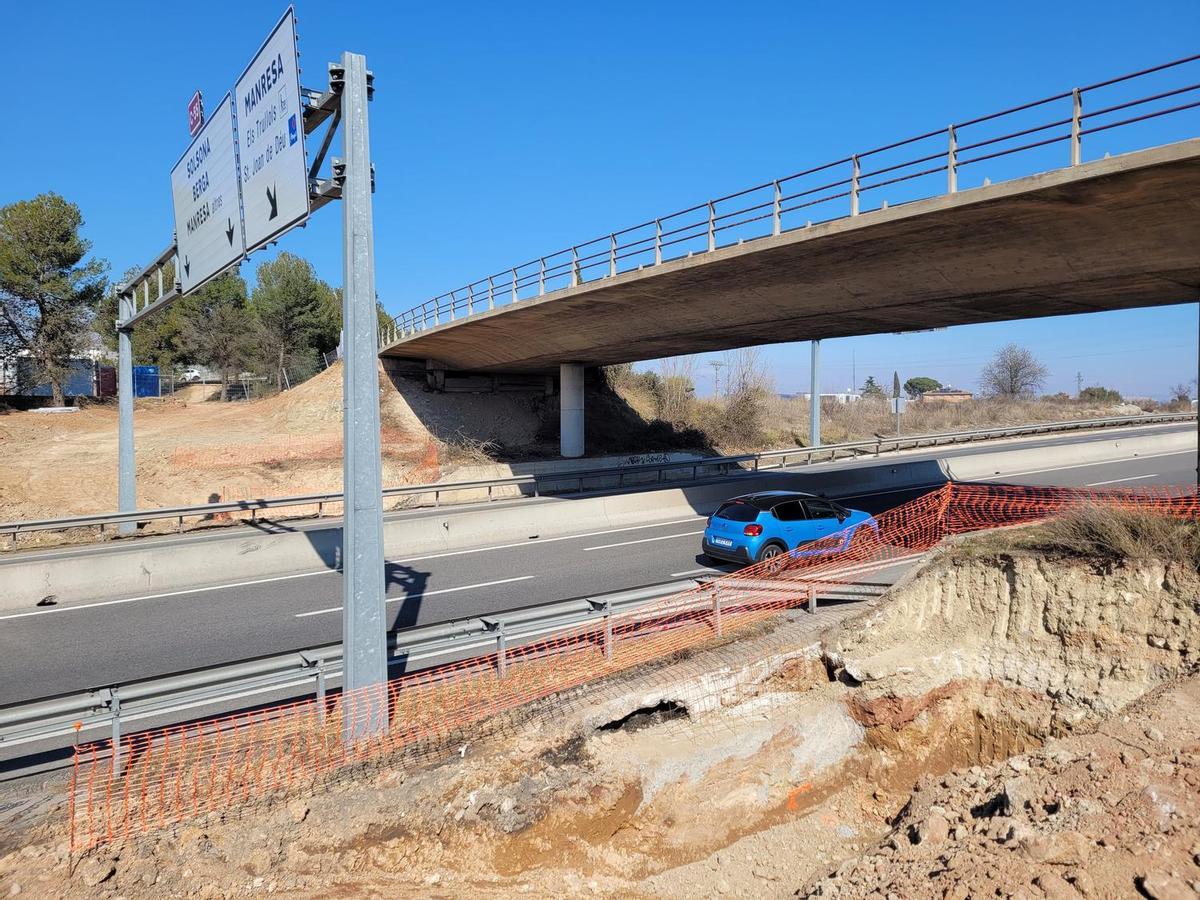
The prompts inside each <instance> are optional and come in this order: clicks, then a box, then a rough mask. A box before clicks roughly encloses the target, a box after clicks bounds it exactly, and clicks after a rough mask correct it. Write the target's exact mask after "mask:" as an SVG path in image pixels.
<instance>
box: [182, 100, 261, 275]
mask: <svg viewBox="0 0 1200 900" xmlns="http://www.w3.org/2000/svg"><path fill="white" fill-rule="evenodd" d="M237 176H238V169H237V156H236V154H235V153H234V138H233V111H232V101H231V99H230V96H229V94H226V95H225V99H223V100H222V101H221V102H220V103H218V104H217V107H216V109H214V110H213V114H212V116H211V117H210V118H209V120H208V121H207V122H206V123H205V124H204V127H203V128H202V129H201V130H200V133H199V134H197V135H196V138H195V140H193V141H192V144H191V146H190V147H188V149H187V152H186V153H185V154H183V158H182V159H180V160H179V162H177V163H176V164H175V168H173V169H172V170H171V197H172V199H173V200H174V203H175V240H176V242H177V248H178V254H179V271H178V272H177V273H176V277H177V278H178V279H179V281H180V285H181V287H182V292H183V293H184V294H188V293H190V292H191V291H194V290H195V289H196V288H198V287H200V285H202V284H204V283H205V282H206V281H208V280H209V279H210V278H212V277H213V276H214V275H218V274H220V273H221V272H223V271H224V270H225V269H227V268H229V267H230V266H231V265H233V264H234V263H235V262H237V261H238V260H240V259H241V258H242V257H243V256H244V255H245V245H244V243H243V239H242V226H241V213H240V210H239V206H238V177H237Z"/></svg>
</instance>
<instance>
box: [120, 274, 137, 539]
mask: <svg viewBox="0 0 1200 900" xmlns="http://www.w3.org/2000/svg"><path fill="white" fill-rule="evenodd" d="M117 303H118V323H117V512H133V511H134V510H136V509H137V461H136V458H135V456H134V452H133V346H132V341H133V330H132V329H131V328H122V327H121V324H120V323H121V322H127V321H128V320H129V319H130V318H131V317H132V316H133V296H132V295H126V296H122V297H121V298H120V299H119V300H118V301H117ZM136 530H137V523H136V522H122V523H120V524H119V525H118V526H117V533H118V534H133V533H134V532H135V531H136Z"/></svg>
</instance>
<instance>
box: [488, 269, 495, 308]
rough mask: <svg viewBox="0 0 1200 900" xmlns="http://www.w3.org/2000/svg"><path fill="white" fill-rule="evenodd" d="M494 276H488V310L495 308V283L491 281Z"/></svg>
mask: <svg viewBox="0 0 1200 900" xmlns="http://www.w3.org/2000/svg"><path fill="white" fill-rule="evenodd" d="M494 277H495V276H493V275H489V276H488V309H495V308H496V283H495V281H493V278H494Z"/></svg>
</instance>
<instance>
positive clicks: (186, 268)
mask: <svg viewBox="0 0 1200 900" xmlns="http://www.w3.org/2000/svg"><path fill="white" fill-rule="evenodd" d="M183 274H184V275H185V276H186V275H191V274H192V263H191V261H190V260H189V259H188V258H187V257H186V256H185V257H184V258H183Z"/></svg>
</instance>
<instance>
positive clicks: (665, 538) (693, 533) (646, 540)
mask: <svg viewBox="0 0 1200 900" xmlns="http://www.w3.org/2000/svg"><path fill="white" fill-rule="evenodd" d="M698 534H704V532H703V531H685V532H684V533H683V534H664V535H662V536H660V537H652V538H642V539H641V540H639V541H621V543H619V544H601V545H600V546H599V547H584V548H583V552H584V553H587V552H588V551H590V550H610V549H612V548H613V547H628V546H629V545H630V544H649V543H650V542H651V541H669V540H671V539H672V538H682V537H695V536H696V535H698Z"/></svg>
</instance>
